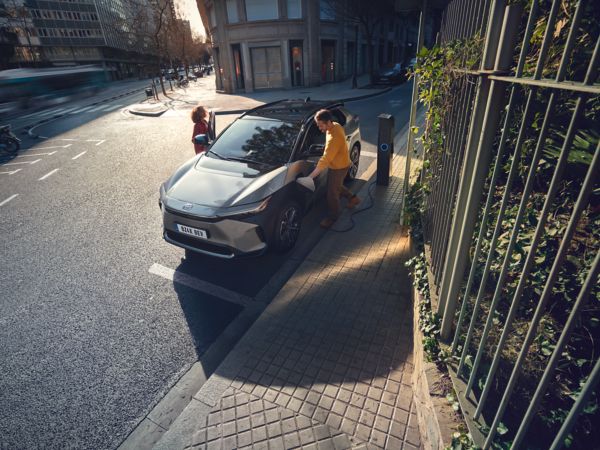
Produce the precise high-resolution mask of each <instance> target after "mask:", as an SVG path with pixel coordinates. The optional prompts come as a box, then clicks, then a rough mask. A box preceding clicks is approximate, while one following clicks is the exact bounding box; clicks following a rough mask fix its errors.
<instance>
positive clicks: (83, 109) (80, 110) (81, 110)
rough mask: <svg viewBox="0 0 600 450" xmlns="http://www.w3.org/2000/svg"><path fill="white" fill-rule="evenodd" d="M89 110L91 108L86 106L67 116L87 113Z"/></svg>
mask: <svg viewBox="0 0 600 450" xmlns="http://www.w3.org/2000/svg"><path fill="white" fill-rule="evenodd" d="M90 108H92V106H86V107H85V108H80V109H76V110H75V111H71V112H70V113H69V114H79V113H82V112H84V111H87V110H88V109H90Z"/></svg>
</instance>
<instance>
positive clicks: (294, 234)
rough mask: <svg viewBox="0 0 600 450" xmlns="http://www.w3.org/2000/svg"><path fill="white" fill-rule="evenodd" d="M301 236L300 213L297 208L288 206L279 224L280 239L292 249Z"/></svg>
mask: <svg viewBox="0 0 600 450" xmlns="http://www.w3.org/2000/svg"><path fill="white" fill-rule="evenodd" d="M299 234H300V213H299V211H298V209H297V207H296V206H288V207H287V208H286V209H285V210H284V211H283V213H282V215H281V221H280V222H279V239H280V241H281V243H282V244H283V245H284V246H285V247H287V248H291V247H293V246H294V244H295V243H296V240H297V239H298V235H299Z"/></svg>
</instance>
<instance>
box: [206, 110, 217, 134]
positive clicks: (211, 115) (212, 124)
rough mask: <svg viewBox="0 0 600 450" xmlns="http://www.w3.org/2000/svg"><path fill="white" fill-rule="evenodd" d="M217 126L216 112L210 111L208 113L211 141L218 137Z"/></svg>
mask: <svg viewBox="0 0 600 450" xmlns="http://www.w3.org/2000/svg"><path fill="white" fill-rule="evenodd" d="M215 126H216V119H215V113H214V111H210V112H209V113H208V128H209V130H208V139H209V140H210V141H214V140H215V138H216V137H217V129H216V128H215Z"/></svg>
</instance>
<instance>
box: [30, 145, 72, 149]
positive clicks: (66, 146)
mask: <svg viewBox="0 0 600 450" xmlns="http://www.w3.org/2000/svg"><path fill="white" fill-rule="evenodd" d="M71 145H73V144H67V145H53V146H51V147H38V148H36V150H51V149H53V148H69V147H70V146H71Z"/></svg>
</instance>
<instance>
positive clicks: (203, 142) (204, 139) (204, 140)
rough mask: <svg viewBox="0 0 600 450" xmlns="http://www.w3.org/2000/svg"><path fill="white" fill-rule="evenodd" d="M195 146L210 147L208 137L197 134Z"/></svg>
mask: <svg viewBox="0 0 600 450" xmlns="http://www.w3.org/2000/svg"><path fill="white" fill-rule="evenodd" d="M194 144H198V145H208V135H206V134H197V135H196V136H194Z"/></svg>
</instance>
